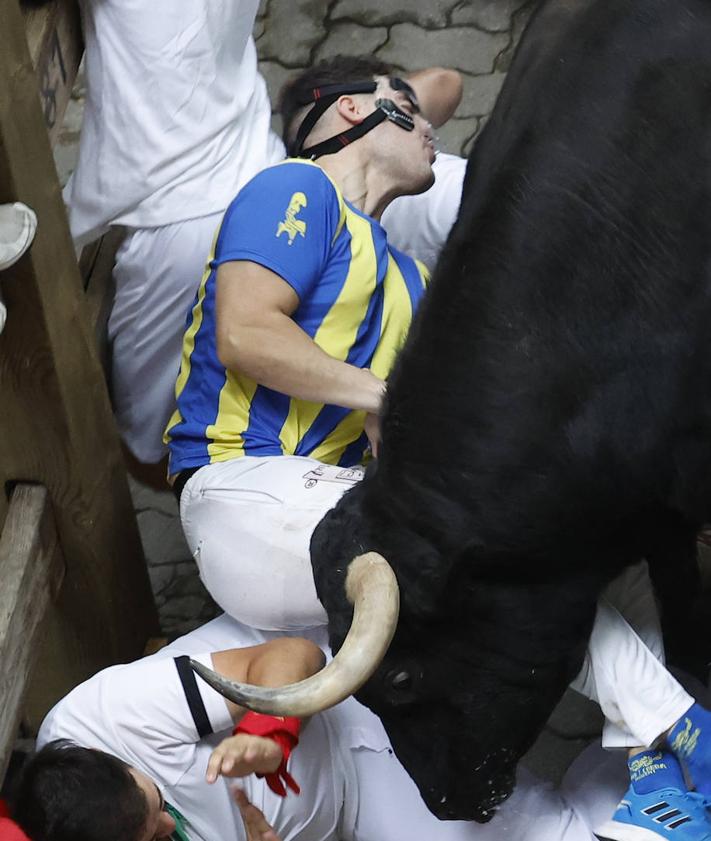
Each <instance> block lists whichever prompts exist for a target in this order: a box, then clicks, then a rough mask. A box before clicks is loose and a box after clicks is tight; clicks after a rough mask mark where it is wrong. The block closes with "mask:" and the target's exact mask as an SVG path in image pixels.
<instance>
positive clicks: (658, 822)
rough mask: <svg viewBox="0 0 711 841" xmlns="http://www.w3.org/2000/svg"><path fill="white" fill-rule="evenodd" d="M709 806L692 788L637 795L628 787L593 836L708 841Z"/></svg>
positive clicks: (614, 840) (618, 840)
mask: <svg viewBox="0 0 711 841" xmlns="http://www.w3.org/2000/svg"><path fill="white" fill-rule="evenodd" d="M708 805H709V801H708V800H707V799H706V797H704V796H703V795H701V794H697V793H696V792H695V791H679V789H676V788H662V789H659V791H652V792H650V793H649V794H636V793H635V791H634V789H633V788H632V786H630V787H629V789H628V790H627V793H626V794H625V796H624V797H623V798H622V800H621V801H620V805H619V806H618V807H617V810H616V811H615V814H614V815H613V816H612V820H609V821H607V823H604V824H603V825H602V826H600V827H598V828H597V829H596V830H595V835H597V837H598V838H601V839H605V841H660V839H665V841H669V840H670V839H675V841H711V820H710V819H709V813H708V812H707V808H708Z"/></svg>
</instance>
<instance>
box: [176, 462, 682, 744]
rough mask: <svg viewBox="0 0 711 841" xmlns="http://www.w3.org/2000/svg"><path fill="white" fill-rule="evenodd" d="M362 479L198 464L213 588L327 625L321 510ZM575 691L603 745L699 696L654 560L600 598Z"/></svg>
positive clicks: (194, 539) (274, 467)
mask: <svg viewBox="0 0 711 841" xmlns="http://www.w3.org/2000/svg"><path fill="white" fill-rule="evenodd" d="M361 477H362V471H361V470H360V468H351V469H344V468H339V467H332V466H330V465H324V464H321V463H320V462H317V461H314V460H313V459H308V458H302V457H300V456H276V457H267V458H257V457H245V458H239V459H233V460H232V461H228V462H222V463H219V464H211V465H208V466H206V467H203V468H201V469H200V470H199V471H198V472H197V473H195V475H194V476H192V477H191V478H190V480H189V481H188V482H187V484H186V485H185V488H184V489H183V494H182V497H181V501H180V514H181V520H182V523H183V528H184V531H185V536H186V538H187V541H188V545H189V546H190V549H191V551H192V552H193V555H194V557H195V560H196V561H197V564H198V567H199V570H200V576H201V578H202V580H203V583H204V584H205V586H206V588H207V589H208V591H209V592H210V594H211V595H212V597H213V598H214V599H215V601H216V602H217V603H218V604H219V605H220V607H222V609H223V610H224V611H225V612H226V613H228V614H230V615H231V616H234V617H235V618H237V619H238V620H239V621H240V622H244V623H245V624H247V625H250V626H252V627H255V628H260V629H266V630H281V631H290V632H294V631H299V630H303V629H305V628H313V627H316V626H320V625H325V623H326V613H325V611H324V609H323V606H322V605H321V603H320V602H319V601H318V599H317V597H316V588H315V586H314V582H313V576H312V572H311V562H310V559H309V541H310V539H311V534H312V532H313V530H314V528H315V527H316V525H317V524H318V522H319V520H320V519H321V518H322V517H323V515H324V514H325V513H326V511H328V510H329V509H330V508H332V507H333V506H334V505H335V504H336V502H337V501H338V500H339V499H340V497H341V496H342V495H343V493H344V492H345V491H346V490H348V488H349V487H352V486H353V485H354V484H355V482H357V481H358V480H359V479H360V478H361ZM572 686H573V688H574V689H576V690H577V691H579V692H580V693H581V694H584V695H586V696H587V697H588V698H591V699H592V700H594V701H597V702H598V703H599V704H600V707H601V709H602V711H603V713H604V715H605V719H606V725H605V729H604V732H603V746H604V747H607V748H624V747H635V746H648V745H651V744H652V743H653V742H654V741H655V740H656V739H658V738H659V736H661V735H662V734H663V733H664V732H665V731H666V730H668V729H669V728H670V727H671V726H672V725H673V724H674V723H675V722H676V721H677V719H679V718H680V717H681V716H682V715H683V714H684V713H685V712H686V711H687V710H688V709H689V707H690V706H691V705H692V704H693V698H692V697H691V696H690V695H688V694H687V693H686V692H685V691H684V690H683V689H682V688H681V686H680V685H679V684H678V682H677V681H676V680H675V679H674V678H673V677H672V675H671V674H669V672H668V671H667V670H666V668H665V666H664V651H663V645H662V639H661V630H660V627H659V621H658V617H657V610H656V605H655V603H654V598H653V595H652V591H651V585H650V582H649V577H648V575H647V569H646V564H639V565H637V566H635V567H633V568H631V569H629V570H628V571H627V572H625V573H624V574H623V575H622V576H621V577H620V578H619V579H617V580H616V581H615V582H613V583H612V584H611V585H610V587H608V589H607V590H606V591H605V593H604V594H603V596H602V598H601V599H600V601H599V603H598V609H597V616H596V619H595V624H594V627H593V632H592V636H591V638H590V642H589V644H588V649H587V654H586V657H585V662H584V665H583V668H582V670H581V673H580V675H579V676H578V677H577V678H576V680H575V681H574V682H573V684H572Z"/></svg>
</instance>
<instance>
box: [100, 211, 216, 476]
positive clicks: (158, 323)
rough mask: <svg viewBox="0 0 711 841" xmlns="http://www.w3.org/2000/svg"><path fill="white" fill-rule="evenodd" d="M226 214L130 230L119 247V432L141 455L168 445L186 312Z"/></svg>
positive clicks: (157, 456)
mask: <svg viewBox="0 0 711 841" xmlns="http://www.w3.org/2000/svg"><path fill="white" fill-rule="evenodd" d="M221 218H222V211H220V212H219V213H213V214H212V215H210V216H203V217H200V218H198V219H190V220H188V221H187V222H176V223H175V224H173V225H166V226H164V227H162V228H138V229H135V230H131V231H129V233H128V236H127V237H126V239H125V240H124V241H123V243H122V244H121V247H120V248H119V250H118V253H117V255H116V266H115V268H114V279H115V281H116V297H115V299H114V305H113V308H112V311H111V315H110V317H109V326H108V334H109V341H110V342H111V345H112V370H111V391H112V397H113V403H114V413H115V415H116V421H117V424H118V428H119V432H120V433H121V437H122V438H123V440H124V441H125V443H126V444H127V446H128V447H129V449H130V450H131V452H132V453H133V454H134V455H135V456H136V458H137V459H138V460H139V461H142V462H148V463H154V462H158V461H160V460H161V459H162V458H163V456H164V455H165V454H166V452H167V449H166V447H165V446H164V444H163V441H162V438H163V431H164V430H165V427H166V425H167V423H168V420H169V419H170V416H171V415H172V413H173V410H174V408H175V380H176V378H177V376H178V369H179V366H180V353H181V348H182V344H183V334H184V332H185V326H186V319H187V316H188V312H189V310H190V307H191V306H192V304H193V300H194V298H195V293H196V292H197V290H198V287H199V285H200V280H201V278H202V274H203V269H204V267H205V261H206V258H207V256H208V255H209V253H210V247H211V244H212V239H213V237H214V234H215V231H216V230H217V226H218V225H219V223H220V220H221Z"/></svg>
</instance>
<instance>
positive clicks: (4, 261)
mask: <svg viewBox="0 0 711 841" xmlns="http://www.w3.org/2000/svg"><path fill="white" fill-rule="evenodd" d="M13 208H14V210H15V212H16V213H17V214H18V215H20V216H21V217H22V229H21V231H20V233H19V234H18V235H17V237H16V238H15V239H13V240H12V242H2V241H0V272H1V271H3V270H4V269H9V268H10V266H14V265H15V263H16V262H17V261H18V260H19V259H20V257H22V255H23V254H24V253H25V251H27V249H28V248H29V247H30V245H32V240H33V239H34V238H35V231H36V230H37V216H36V214H35V212H34V210H32V208H31V207H28V206H27V205H26V204H23V203H22V202H19V201H18V202H15V203H14V205H13Z"/></svg>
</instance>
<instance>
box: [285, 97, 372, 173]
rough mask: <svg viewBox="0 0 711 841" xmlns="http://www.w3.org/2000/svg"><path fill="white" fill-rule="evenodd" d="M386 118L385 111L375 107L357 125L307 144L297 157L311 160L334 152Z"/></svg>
mask: <svg viewBox="0 0 711 841" xmlns="http://www.w3.org/2000/svg"><path fill="white" fill-rule="evenodd" d="M387 119H388V115H387V114H386V113H385V111H382V110H381V109H380V108H377V109H376V110H375V111H373V113H372V114H369V115H368V116H367V117H366V118H365V119H364V120H363V122H362V123H358V125H357V126H353V128H349V129H348V131H342V132H341V133H340V134H336V135H335V136H334V137H329V138H328V140H324V141H323V142H322V143H317V144H316V145H315V146H309V148H308V149H302V151H301V154H300V155H299V157H301V158H310V159H311V160H312V161H313V160H316V158H320V157H321V156H322V155H333V154H334V153H336V152H340V150H341V149H343V147H344V146H348V144H349V143H352V142H353V141H354V140H358V138H359V137H363V135H364V134H367V133H368V132H369V131H370V130H371V129H374V128H375V127H376V126H377V125H378V124H379V123H382V122H383V121H384V120H387Z"/></svg>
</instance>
